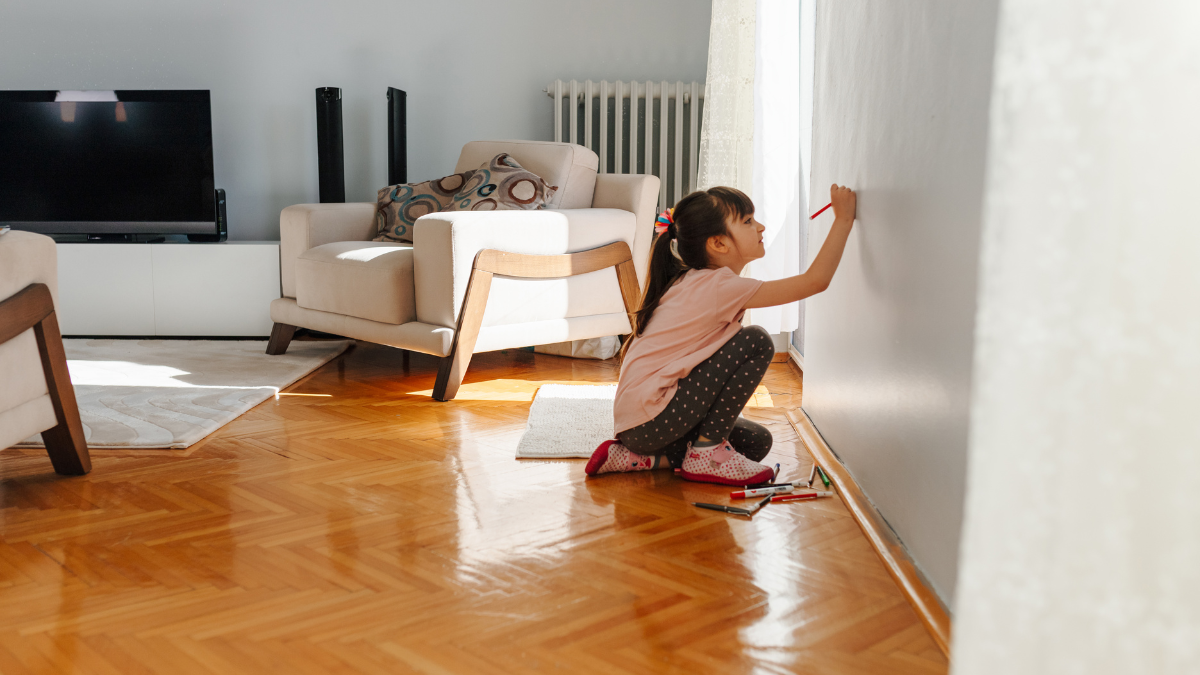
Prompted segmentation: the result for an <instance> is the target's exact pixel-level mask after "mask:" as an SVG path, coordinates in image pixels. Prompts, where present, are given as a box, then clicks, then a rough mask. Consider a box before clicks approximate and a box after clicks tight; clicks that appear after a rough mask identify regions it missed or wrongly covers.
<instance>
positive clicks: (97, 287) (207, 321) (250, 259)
mask: <svg viewBox="0 0 1200 675" xmlns="http://www.w3.org/2000/svg"><path fill="white" fill-rule="evenodd" d="M279 296H280V288H279V242H277V241H226V242H221V243H212V244H207V243H206V244H199V243H182V242H181V243H161V244H101V243H88V244H58V306H57V310H56V311H57V314H58V323H59V326H60V328H61V330H62V333H63V335H67V336H70V335H87V336H107V335H114V336H117V335H129V336H135V335H136V336H142V335H144V336H159V335H161V336H197V337H206V336H221V337H266V336H267V335H270V333H271V316H270V304H271V301H272V300H274V299H276V298H278V297H279Z"/></svg>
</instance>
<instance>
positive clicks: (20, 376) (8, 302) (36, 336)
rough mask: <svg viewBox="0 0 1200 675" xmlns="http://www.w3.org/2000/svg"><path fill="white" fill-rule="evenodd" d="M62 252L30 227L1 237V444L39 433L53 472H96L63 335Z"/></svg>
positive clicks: (1, 445) (70, 473) (69, 473)
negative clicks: (58, 300)
mask: <svg viewBox="0 0 1200 675" xmlns="http://www.w3.org/2000/svg"><path fill="white" fill-rule="evenodd" d="M57 294H58V252H57V251H56V250H55V248H54V240H53V239H51V238H50V237H46V236H43V235H40V234H34V233H32V232H9V233H8V234H6V235H4V236H0V449H3V448H7V447H8V446H10V445H12V444H13V443H19V442H21V441H23V440H25V439H26V438H29V437H30V436H33V435H34V434H36V433H38V432H41V434H42V441H43V442H44V443H45V444H46V451H47V452H48V453H49V454H50V462H51V464H53V465H54V470H55V471H56V472H58V473H60V474H64V475H68V476H78V475H80V474H85V473H87V472H89V471H91V470H92V461H91V457H90V456H89V455H88V449H87V443H86V442H85V441H84V431H83V423H82V422H81V421H80V419H79V407H78V405H77V404H76V401H75V389H74V388H73V387H72V386H71V376H70V374H69V373H68V372H67V355H66V352H65V351H64V350H63V342H62V335H61V334H60V333H59V332H58V315H57V314H55V312H54V301H55V297H56V296H57Z"/></svg>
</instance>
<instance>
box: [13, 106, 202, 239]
mask: <svg viewBox="0 0 1200 675" xmlns="http://www.w3.org/2000/svg"><path fill="white" fill-rule="evenodd" d="M214 200H215V197H214V183H213V153H212V114H211V109H210V105H209V93H208V91H172V90H164V91H120V90H118V91H76V92H68V91H0V225H9V226H11V227H13V229H21V230H30V231H34V232H41V233H44V234H200V233H212V232H214V231H215V222H216V215H215V209H214V205H215V201H214Z"/></svg>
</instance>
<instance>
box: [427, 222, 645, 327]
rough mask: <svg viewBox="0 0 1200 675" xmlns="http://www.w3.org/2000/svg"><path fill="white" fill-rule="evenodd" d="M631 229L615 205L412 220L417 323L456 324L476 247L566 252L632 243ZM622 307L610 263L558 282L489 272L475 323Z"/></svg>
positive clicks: (614, 310) (558, 316) (611, 310)
mask: <svg viewBox="0 0 1200 675" xmlns="http://www.w3.org/2000/svg"><path fill="white" fill-rule="evenodd" d="M635 228H636V220H635V218H634V214H632V213H630V212H628V211H623V210H618V209H569V210H551V209H542V210H539V211H494V212H482V213H481V212H478V211H459V212H442V213H434V214H430V215H428V216H424V217H423V218H421V219H420V220H418V221H417V226H416V228H415V230H414V237H413V239H414V243H413V247H414V258H415V263H414V273H415V278H416V287H417V317H418V318H417V320H418V321H421V322H423V323H426V324H430V325H435V326H447V327H454V326H455V325H456V322H457V319H458V313H459V310H460V309H461V308H462V302H463V296H464V295H465V294H466V290H467V282H468V280H469V279H470V277H471V268H472V266H473V265H474V262H475V256H476V255H477V254H478V253H479V251H481V250H483V249H498V250H501V251H510V252H513V253H531V254H541V255H547V254H559V253H574V252H577V251H586V250H588V249H591V248H596V247H597V246H603V245H605V244H611V243H613V242H615V241H624V242H626V243H627V244H632V242H633V240H634V234H635ZM624 312H625V309H624V304H623V303H622V301H621V291H620V287H619V286H618V285H617V275H616V272H615V270H613V269H612V268H609V269H603V270H598V271H596V272H592V273H590V274H582V275H579V276H574V277H569V278H566V279H508V278H504V277H496V278H495V279H493V281H492V290H491V293H490V294H489V296H488V304H487V310H486V312H485V313H484V316H483V326H484V327H489V326H498V325H504V324H518V323H523V322H536V321H544V320H559V319H570V318H574V317H584V316H591V315H606V314H617V315H618V316H624ZM589 337H590V336H589ZM556 341H558V340H544V341H543V342H556ZM525 344H539V342H538V341H536V340H531V341H529V342H526V343H525Z"/></svg>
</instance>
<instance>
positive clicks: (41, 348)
mask: <svg viewBox="0 0 1200 675" xmlns="http://www.w3.org/2000/svg"><path fill="white" fill-rule="evenodd" d="M46 296H47V301H50V300H49V292H47V294H46ZM50 302H52V301H50ZM51 306H53V305H51ZM33 334H34V337H35V338H36V339H37V346H38V353H39V354H40V355H41V357H42V370H43V372H45V373H46V387H47V388H48V389H49V390H50V403H51V405H53V406H54V417H55V419H57V420H58V424H57V425H56V426H55V427H54V428H52V429H48V430H46V431H43V432H42V441H43V442H45V444H46V453H47V454H49V455H50V463H51V464H53V465H54V471H55V472H56V473H59V474H62V475H64V476H82V475H83V474H85V473H87V472H89V471H91V470H92V459H91V456H90V455H88V449H87V442H86V441H85V440H84V437H83V422H82V421H80V419H79V404H78V403H77V402H76V401H75V388H74V387H72V386H71V376H70V374H69V373H68V372H67V353H66V351H65V350H64V349H63V341H62V334H61V333H60V332H59V330H58V318H57V316H56V315H55V314H54V312H53V311H52V312H50V313H49V314H48V315H47V316H46V318H44V319H42V320H41V321H40V322H38V323H37V324H35V325H34V327H33Z"/></svg>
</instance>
